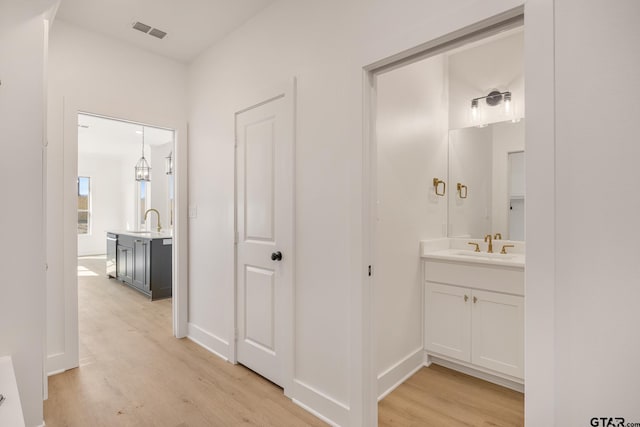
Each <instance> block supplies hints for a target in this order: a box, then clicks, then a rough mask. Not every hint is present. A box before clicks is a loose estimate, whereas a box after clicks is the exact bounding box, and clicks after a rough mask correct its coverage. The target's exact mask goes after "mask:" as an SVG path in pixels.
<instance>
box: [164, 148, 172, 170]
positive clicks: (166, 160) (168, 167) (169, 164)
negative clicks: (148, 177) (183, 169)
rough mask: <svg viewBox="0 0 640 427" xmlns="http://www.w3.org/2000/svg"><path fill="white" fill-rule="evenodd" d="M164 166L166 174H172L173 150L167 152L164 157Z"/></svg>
mask: <svg viewBox="0 0 640 427" xmlns="http://www.w3.org/2000/svg"><path fill="white" fill-rule="evenodd" d="M164 166H165V171H166V174H167V175H173V151H170V152H169V155H168V156H167V157H165V158H164Z"/></svg>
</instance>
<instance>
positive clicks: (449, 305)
mask: <svg viewBox="0 0 640 427" xmlns="http://www.w3.org/2000/svg"><path fill="white" fill-rule="evenodd" d="M425 309H426V310H425V340H424V343H425V348H426V350H427V351H431V352H435V353H438V354H441V355H443V356H449V357H453V358H455V359H459V360H462V361H465V362H470V361H471V290H469V289H467V288H460V287H457V286H447V285H441V284H439V283H432V282H427V283H426V292H425Z"/></svg>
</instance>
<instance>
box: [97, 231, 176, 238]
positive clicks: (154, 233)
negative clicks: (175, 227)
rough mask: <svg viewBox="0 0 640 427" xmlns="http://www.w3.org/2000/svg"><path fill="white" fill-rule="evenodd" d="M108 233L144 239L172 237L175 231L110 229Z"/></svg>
mask: <svg viewBox="0 0 640 427" xmlns="http://www.w3.org/2000/svg"><path fill="white" fill-rule="evenodd" d="M107 233H113V234H124V235H125V236H131V237H140V238H143V239H171V238H172V237H173V233H172V231H171V230H162V231H161V232H159V233H158V232H157V231H130V230H109V231H107Z"/></svg>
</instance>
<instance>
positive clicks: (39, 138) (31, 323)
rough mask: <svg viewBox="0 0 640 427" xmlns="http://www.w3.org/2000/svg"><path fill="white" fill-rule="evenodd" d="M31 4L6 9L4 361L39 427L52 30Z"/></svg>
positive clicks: (0, 313) (0, 263) (0, 34)
mask: <svg viewBox="0 0 640 427" xmlns="http://www.w3.org/2000/svg"><path fill="white" fill-rule="evenodd" d="M25 3H26V2H18V1H7V2H5V1H3V2H2V3H0V81H1V82H2V83H1V85H0V140H1V141H2V150H3V155H2V156H0V170H1V171H2V182H3V185H2V197H3V203H2V206H3V208H2V209H0V224H2V237H3V241H4V244H3V245H2V247H1V248H0V270H1V271H2V281H1V282H0V295H1V296H0V325H2V326H1V327H0V355H2V356H5V355H9V356H12V358H13V365H14V369H15V374H16V380H17V383H18V389H19V392H20V400H21V403H22V410H23V414H24V418H25V423H26V425H27V426H28V427H35V426H37V425H41V424H42V419H43V417H42V398H43V379H44V377H43V353H44V333H45V331H44V322H45V311H44V310H45V293H46V287H45V257H44V247H45V240H44V214H43V212H44V209H45V206H44V197H43V196H44V184H45V182H44V180H43V166H44V165H43V161H44V159H45V158H46V151H45V149H44V145H45V144H44V142H45V138H44V134H45V125H44V117H45V86H44V72H45V67H46V43H47V37H48V34H47V33H48V24H47V22H46V21H45V19H44V16H43V11H44V10H45V5H44V3H45V2H31V3H30V4H25ZM47 3H48V2H47ZM49 6H50V4H49ZM0 409H2V408H0Z"/></svg>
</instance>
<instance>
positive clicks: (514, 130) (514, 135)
mask: <svg viewBox="0 0 640 427" xmlns="http://www.w3.org/2000/svg"><path fill="white" fill-rule="evenodd" d="M524 126H525V124H524V120H521V121H520V122H518V123H511V122H502V123H495V124H493V125H492V126H491V130H492V133H493V168H492V171H493V179H492V182H493V184H492V186H493V188H492V194H493V198H492V202H491V203H492V215H491V221H492V226H491V231H490V232H491V233H501V234H502V237H503V238H505V239H511V236H509V233H508V230H509V212H510V211H509V193H510V189H509V182H510V180H511V178H510V175H509V162H508V160H509V153H513V152H516V151H523V150H525V146H524ZM523 172H524V170H523ZM522 182H523V183H524V177H522ZM520 193H521V194H523V193H524V188H522V189H521V190H520Z"/></svg>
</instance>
